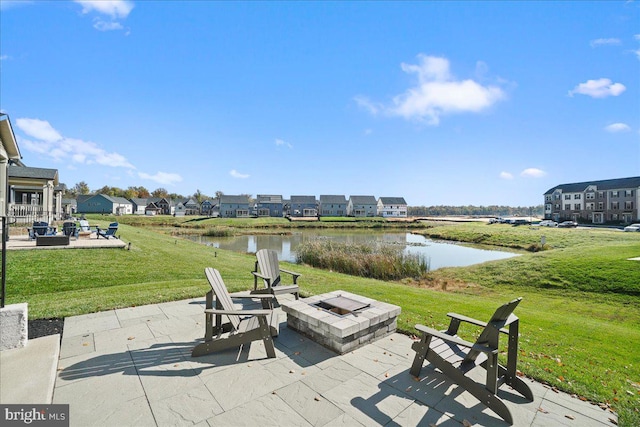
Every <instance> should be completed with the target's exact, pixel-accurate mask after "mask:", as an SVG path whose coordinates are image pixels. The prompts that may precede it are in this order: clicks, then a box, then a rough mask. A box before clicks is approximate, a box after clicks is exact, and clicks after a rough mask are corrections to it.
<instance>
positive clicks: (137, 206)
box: [129, 197, 149, 215]
mask: <svg viewBox="0 0 640 427" xmlns="http://www.w3.org/2000/svg"><path fill="white" fill-rule="evenodd" d="M129 201H130V202H131V206H132V212H133V214H134V215H145V214H146V208H147V205H148V204H149V202H148V199H145V198H140V197H134V198H131V199H129Z"/></svg>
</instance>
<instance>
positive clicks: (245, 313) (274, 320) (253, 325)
mask: <svg viewBox="0 0 640 427" xmlns="http://www.w3.org/2000/svg"><path fill="white" fill-rule="evenodd" d="M205 275H206V276H207V280H208V281H209V285H211V290H210V291H209V292H208V293H207V296H206V308H205V310H204V312H205V318H206V322H205V335H204V342H203V343H201V344H198V345H197V346H195V347H194V348H193V350H192V351H191V355H192V356H194V357H196V356H202V355H205V354H210V353H213V352H216V351H220V350H226V349H228V348H232V347H239V346H241V345H242V344H246V343H250V342H252V341H257V340H262V341H263V342H264V346H265V348H266V350H267V356H268V357H276V352H275V348H274V345H273V338H272V336H277V335H278V316H277V314H274V312H273V309H259V310H239V309H236V308H235V307H234V305H233V300H232V298H242V297H245V298H246V297H249V298H253V299H256V298H257V299H267V300H269V299H273V295H248V294H246V293H245V294H244V295H237V294H236V295H231V294H229V291H228V290H227V287H226V286H225V284H224V282H223V281H222V277H221V276H220V272H219V271H218V270H216V269H215V268H206V269H205ZM214 295H215V299H216V308H215V309H214V308H213V297H214ZM263 306H264V304H263ZM223 316H225V318H226V321H225V322H223V321H222V319H223Z"/></svg>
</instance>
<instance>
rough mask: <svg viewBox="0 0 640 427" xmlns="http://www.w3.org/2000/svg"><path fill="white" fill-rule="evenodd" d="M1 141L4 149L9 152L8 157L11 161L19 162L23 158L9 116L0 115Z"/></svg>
mask: <svg viewBox="0 0 640 427" xmlns="http://www.w3.org/2000/svg"><path fill="white" fill-rule="evenodd" d="M0 140H1V141H2V148H4V151H6V152H7V156H8V157H9V158H10V159H13V160H18V159H21V158H22V155H20V148H18V143H17V142H16V137H15V134H14V133H13V128H12V127H11V122H10V121H9V116H7V115H6V114H0Z"/></svg>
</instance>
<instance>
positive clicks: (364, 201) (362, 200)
mask: <svg viewBox="0 0 640 427" xmlns="http://www.w3.org/2000/svg"><path fill="white" fill-rule="evenodd" d="M349 200H350V201H351V203H353V204H354V205H377V204H378V201H377V200H376V198H375V197H373V196H351V197H350V198H349Z"/></svg>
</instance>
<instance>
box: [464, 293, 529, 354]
mask: <svg viewBox="0 0 640 427" xmlns="http://www.w3.org/2000/svg"><path fill="white" fill-rule="evenodd" d="M520 301H522V297H520V298H516V299H514V300H513V301H509V302H508V303H506V304H503V305H501V306H500V307H498V309H497V310H496V311H495V313H493V316H491V320H489V322H488V323H487V326H486V327H485V328H484V329H483V330H482V333H480V335H479V336H478V339H477V340H476V344H481V345H489V346H491V347H494V346H496V347H497V345H498V336H499V335H500V329H502V327H504V325H505V324H506V323H507V321H508V320H511V319H510V318H511V316H512V314H513V311H514V310H515V309H516V307H517V306H518V304H520ZM478 355H479V352H478V351H475V350H471V351H469V353H468V354H467V356H466V357H465V359H464V362H463V363H466V362H470V361H474V360H475V359H476V357H477V356H478Z"/></svg>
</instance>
